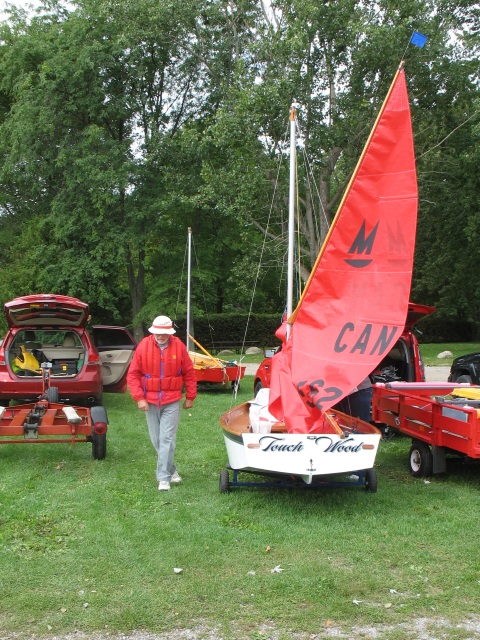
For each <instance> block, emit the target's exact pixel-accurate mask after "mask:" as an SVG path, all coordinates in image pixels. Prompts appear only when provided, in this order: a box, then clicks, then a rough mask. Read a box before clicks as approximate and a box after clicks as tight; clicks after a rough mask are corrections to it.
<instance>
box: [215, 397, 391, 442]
mask: <svg viewBox="0 0 480 640" xmlns="http://www.w3.org/2000/svg"><path fill="white" fill-rule="evenodd" d="M249 406H250V405H249V403H248V402H244V403H243V404H240V405H238V406H237V407H233V409H230V411H227V413H224V414H223V416H221V418H220V424H221V425H222V429H224V430H225V431H229V432H230V433H232V434H234V435H241V434H242V433H251V432H252V427H251V424H250V416H249ZM326 417H327V418H328V420H327V422H329V423H330V427H331V430H330V429H329V431H330V433H337V434H338V435H341V436H342V437H345V436H347V435H348V434H351V433H377V434H380V431H379V430H378V429H377V427H375V426H374V425H372V424H369V423H368V422H364V421H363V420H360V419H359V418H355V417H353V416H349V415H347V414H344V413H341V412H340V411H335V412H330V411H329V412H328V414H326ZM272 433H287V429H286V427H285V424H284V423H283V422H277V423H276V424H274V425H273V427H272Z"/></svg>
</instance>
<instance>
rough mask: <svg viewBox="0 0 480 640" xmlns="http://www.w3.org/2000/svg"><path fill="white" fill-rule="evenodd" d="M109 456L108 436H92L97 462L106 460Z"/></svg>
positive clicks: (102, 434)
mask: <svg viewBox="0 0 480 640" xmlns="http://www.w3.org/2000/svg"><path fill="white" fill-rule="evenodd" d="M106 455H107V434H106V433H93V434H92V456H93V457H94V459H95V460H105V457H106Z"/></svg>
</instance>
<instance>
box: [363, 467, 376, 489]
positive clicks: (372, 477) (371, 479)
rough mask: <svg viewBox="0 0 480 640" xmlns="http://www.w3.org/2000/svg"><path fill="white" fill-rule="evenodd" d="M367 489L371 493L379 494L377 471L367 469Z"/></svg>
mask: <svg viewBox="0 0 480 640" xmlns="http://www.w3.org/2000/svg"><path fill="white" fill-rule="evenodd" d="M365 489H366V491H369V492H370V493H376V492H377V472H376V471H375V469H367V470H366V471H365Z"/></svg>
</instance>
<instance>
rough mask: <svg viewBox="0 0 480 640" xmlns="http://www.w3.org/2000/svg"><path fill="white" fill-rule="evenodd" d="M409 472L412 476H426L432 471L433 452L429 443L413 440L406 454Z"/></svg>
mask: <svg viewBox="0 0 480 640" xmlns="http://www.w3.org/2000/svg"><path fill="white" fill-rule="evenodd" d="M408 461H409V466H410V473H411V474H412V476H413V477H414V478H427V477H428V476H431V475H432V473H433V454H432V450H431V449H430V447H429V445H428V444H427V443H426V442H421V441H420V440H414V441H413V442H412V446H411V447H410V453H409V455H408Z"/></svg>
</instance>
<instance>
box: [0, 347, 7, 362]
mask: <svg viewBox="0 0 480 640" xmlns="http://www.w3.org/2000/svg"><path fill="white" fill-rule="evenodd" d="M5 364H6V363H5V350H4V348H3V347H0V366H5Z"/></svg>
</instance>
